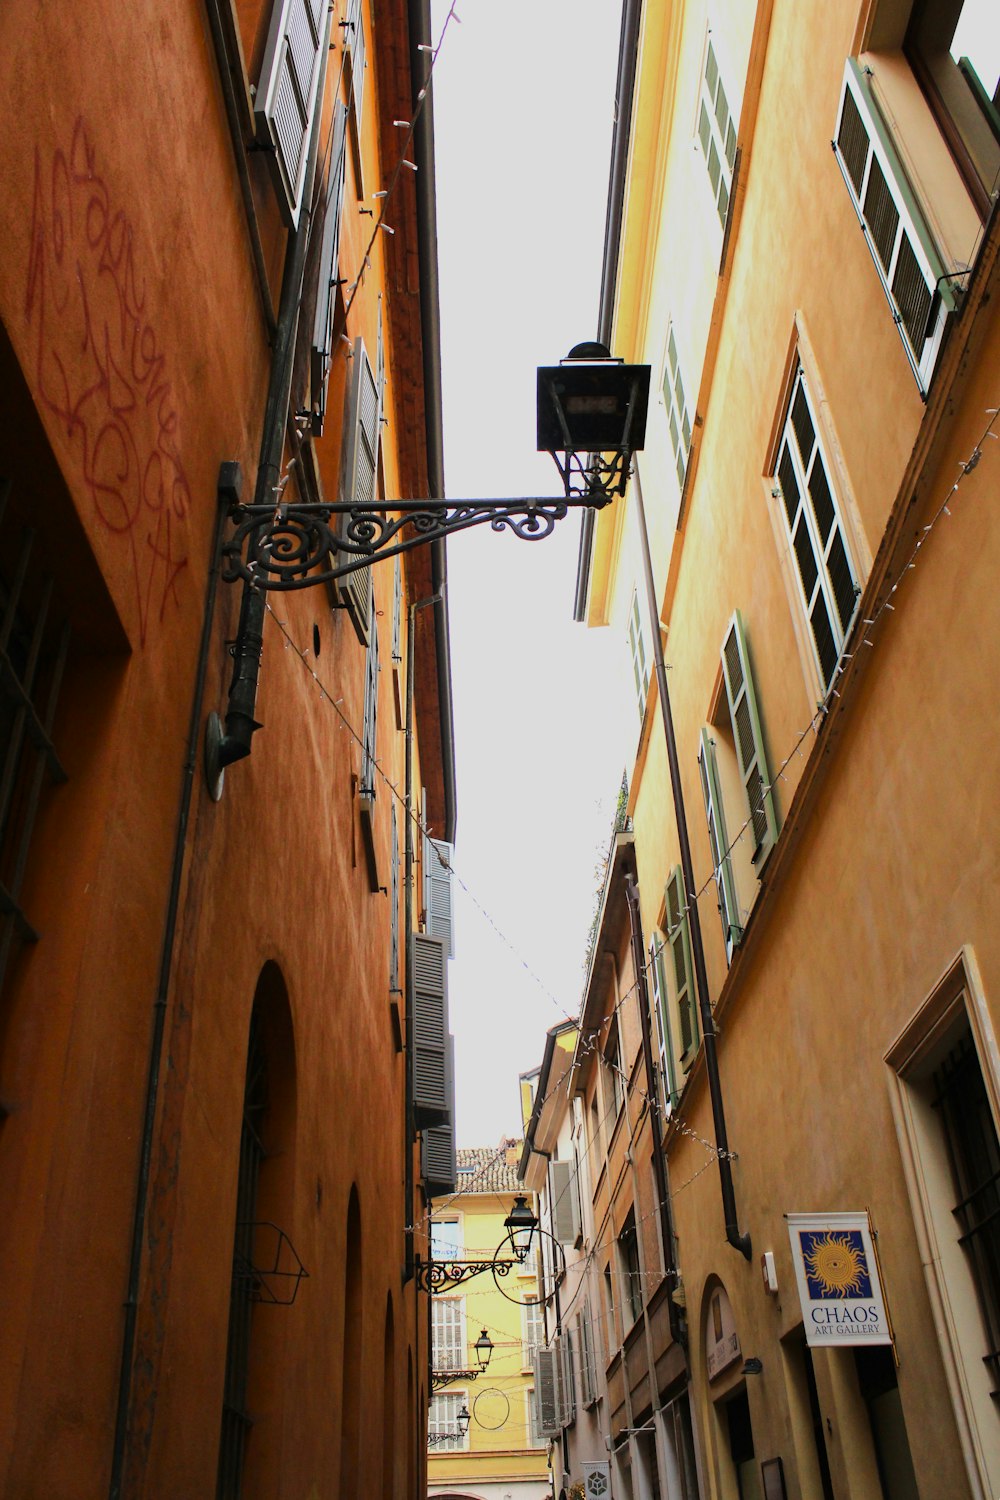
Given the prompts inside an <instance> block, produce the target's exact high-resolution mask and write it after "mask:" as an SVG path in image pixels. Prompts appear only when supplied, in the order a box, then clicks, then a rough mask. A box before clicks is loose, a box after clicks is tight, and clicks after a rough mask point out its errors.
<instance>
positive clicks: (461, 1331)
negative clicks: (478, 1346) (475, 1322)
mask: <svg viewBox="0 0 1000 1500" xmlns="http://www.w3.org/2000/svg"><path fill="white" fill-rule="evenodd" d="M446 1314H447V1315H448V1318H449V1319H450V1324H449V1326H448V1327H446V1328H442V1327H440V1326H439V1323H444V1322H445V1315H446ZM438 1315H440V1317H439V1316H438ZM468 1354H469V1337H468V1327H467V1317H466V1308H465V1297H464V1296H462V1297H451V1296H444V1295H441V1294H439V1293H435V1295H434V1296H433V1297H432V1298H431V1361H432V1364H433V1367H434V1369H435V1371H438V1370H466V1369H468V1368H469V1366H468Z"/></svg>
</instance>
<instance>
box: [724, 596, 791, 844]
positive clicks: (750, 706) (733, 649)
mask: <svg viewBox="0 0 1000 1500" xmlns="http://www.w3.org/2000/svg"><path fill="white" fill-rule="evenodd" d="M722 669H723V675H724V676H725V679H726V697H727V698H728V700H729V715H730V718H731V719H732V721H733V739H734V741H735V743H736V755H737V758H738V760H739V763H740V771H741V773H742V776H743V788H744V790H745V792H746V798H747V810H748V812H749V814H750V822H751V825H752V827H753V839H754V852H753V862H754V864H758V863H759V862H760V861H761V860H762V859H763V858H764V856H765V855H766V854H767V853H768V851H769V850H770V848H771V846H772V844H773V843H774V841H775V839H776V838H777V837H778V819H777V814H776V812H775V808H774V793H773V792H772V790H771V776H770V772H769V771H768V768H767V755H766V754H765V751H764V735H763V731H762V730H761V723H760V712H759V710H758V708H757V694H756V693H755V692H754V685H753V672H752V670H751V667H750V653H749V651H748V649H747V638H746V631H745V630H744V628H743V617H742V615H741V614H740V612H739V610H737V611H736V613H735V614H734V615H733V618H732V620H731V621H730V625H729V629H728V631H727V632H726V640H725V644H724V645H723V648H722Z"/></svg>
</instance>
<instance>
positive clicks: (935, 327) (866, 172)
mask: <svg viewBox="0 0 1000 1500" xmlns="http://www.w3.org/2000/svg"><path fill="white" fill-rule="evenodd" d="M848 97H849V98H850V99H851V100H852V101H853V103H854V105H855V106H856V108H857V112H858V115H859V117H860V123H861V125H862V128H863V129H864V131H865V133H866V135H867V137H868V149H867V151H866V153H865V160H864V163H863V165H862V166H861V169H860V172H859V173H858V174H857V175H858V177H859V180H858V181H857V182H855V180H854V176H853V175H852V172H851V169H850V167H849V165H848V162H847V159H846V157H845V156H844V154H843V152H842V150H841V140H842V135H843V128H842V127H843V121H844V109H845V104H846V101H847V99H848ZM832 145H833V150H834V155H835V156H836V158H837V165H838V166H839V167H840V171H841V174H842V176H843V179H844V183H845V185H846V187H847V191H848V195H849V196H850V199H851V203H852V205H853V208H854V211H855V213H856V214H857V216H858V219H859V220H860V223H861V227H862V229H863V230H864V235H865V242H866V244H867V245H868V249H869V250H870V252H871V257H872V260H873V261H874V263H875V269H876V271H877V272H878V276H879V280H880V281H881V283H882V290H883V291H884V292H885V295H886V297H887V298H888V301H889V307H890V310H891V312H892V317H893V321H894V323H895V324H896V327H897V329H898V331H899V336H900V339H901V340H902V344H903V348H904V349H905V351H906V356H907V359H908V360H909V362H910V367H911V369H912V370H913V374H914V376H915V377H916V381H917V384H918V385H919V387H920V392H921V394H922V395H923V396H926V395H927V392H928V390H929V388H930V383H931V377H932V376H933V374H934V367H935V365H936V364H937V358H938V354H939V353H940V350H941V343H942V340H943V338H944V331H945V325H946V323H947V320H948V314H949V312H951V311H954V309H955V308H956V307H957V305H958V304H957V300H956V295H955V292H954V290H953V289H952V283H951V282H950V281H945V280H943V279H942V278H943V277H945V276H946V275H947V267H946V266H945V265H944V263H943V261H942V259H941V256H940V254H939V253H938V250H937V247H936V246H935V244H934V240H933V238H932V236H931V233H930V230H929V229H928V227H927V223H926V220H925V218H924V215H923V214H922V212H921V210H920V207H919V204H918V202H917V198H916V195H915V193H914V191H913V188H912V186H911V185H910V181H909V179H908V177H907V174H906V171H905V169H904V167H903V164H902V162H901V160H900V158H899V156H898V154H897V152H896V148H895V146H894V145H893V142H892V136H891V134H890V132H889V130H888V127H887V126H886V123H885V121H884V120H883V118H882V115H881V113H880V111H879V108H878V105H877V103H876V101H875V98H874V96H873V94H872V90H871V85H870V84H869V82H868V77H867V75H866V72H865V69H864V68H863V67H862V66H861V64H860V63H859V62H858V61H857V59H856V58H853V57H849V58H848V59H847V61H846V64H845V67H844V82H843V85H842V88H841V91H840V102H839V104H838V106H837V128H836V132H835V134H834V138H833V141H832ZM875 164H877V166H878V170H879V172H880V173H881V176H882V178H883V179H884V181H885V186H886V188H887V190H888V193H889V196H890V198H891V199H892V205H893V207H894V208H895V210H896V213H897V214H898V216H899V218H898V222H897V224H896V228H895V232H894V235H893V241H892V246H891V249H890V252H889V256H888V261H889V264H888V266H885V265H883V263H882V257H881V253H880V251H879V249H878V246H877V244H876V239H875V231H874V228H873V225H872V222H871V218H870V216H869V215H868V214H867V213H866V200H867V195H868V190H869V186H870V184H871V182H872V176H873V172H874V170H875ZM907 245H908V246H909V252H910V254H912V257H913V263H914V264H915V266H916V268H917V270H918V271H919V273H920V276H921V277H922V278H923V281H924V284H925V286H926V288H927V291H928V294H929V296H930V299H931V301H930V309H929V313H928V318H927V324H926V327H927V331H928V336H927V338H926V339H924V340H922V341H916V342H915V341H913V340H912V338H911V334H910V331H909V330H908V329H907V327H906V324H905V322H904V319H903V314H902V311H901V308H900V304H899V302H898V301H897V295H896V290H894V288H897V275H898V273H899V272H900V271H901V269H902V268H901V260H900V257H901V256H903V257H905V256H906V253H907V252H906V250H905V246H907ZM918 343H919V347H918Z"/></svg>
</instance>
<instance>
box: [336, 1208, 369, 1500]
mask: <svg viewBox="0 0 1000 1500" xmlns="http://www.w3.org/2000/svg"><path fill="white" fill-rule="evenodd" d="M363 1308H364V1287H363V1278H362V1266H361V1203H360V1200H359V1198H358V1190H357V1187H352V1188H351V1197H350V1201H349V1203H348V1205H347V1238H346V1242H345V1245H344V1337H343V1341H342V1356H343V1360H342V1373H341V1382H340V1391H341V1396H340V1493H341V1494H342V1495H350V1494H353V1492H354V1490H355V1488H356V1487H357V1476H358V1472H359V1467H360V1464H361V1381H360V1380H359V1379H358V1372H359V1371H360V1369H361V1367H362V1366H361V1355H362V1339H363V1327H362V1312H363Z"/></svg>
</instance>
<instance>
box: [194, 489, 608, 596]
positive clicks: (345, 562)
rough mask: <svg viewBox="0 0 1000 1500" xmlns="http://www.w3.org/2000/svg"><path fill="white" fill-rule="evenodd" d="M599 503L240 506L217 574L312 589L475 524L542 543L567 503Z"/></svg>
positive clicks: (579, 499) (579, 500) (581, 499)
mask: <svg viewBox="0 0 1000 1500" xmlns="http://www.w3.org/2000/svg"><path fill="white" fill-rule="evenodd" d="M601 504H607V497H602V496H600V495H595V494H593V493H590V494H587V495H579V496H578V495H572V496H569V497H568V498H566V499H551V498H544V497H537V496H528V497H526V498H523V499H518V500H448V501H445V500H391V501H387V502H386V503H385V504H384V505H379V506H366V505H351V504H346V503H339V502H338V503H335V504H326V503H325V502H324V503H312V502H310V503H303V504H293V503H285V502H283V501H282V502H279V503H278V504H277V505H237V506H234V507H233V509H232V510H231V512H230V515H231V518H232V520H233V522H234V527H235V529H234V531H233V533H232V535H231V536H230V537H229V539H228V540H227V541H226V542H225V543H224V545H223V549H222V551H223V557H224V566H223V572H222V576H223V578H225V579H226V581H227V582H229V583H235V582H236V581H237V579H241V578H242V579H243V580H245V582H247V583H249V584H250V585H251V586H252V587H253V588H257V589H263V590H265V591H268V590H270V591H275V590H277V591H287V590H290V589H305V588H312V587H313V586H314V585H315V584H319V583H333V582H334V581H335V580H336V579H338V578H344V577H346V575H347V574H349V573H356V572H358V571H359V569H361V568H367V567H369V566H370V565H371V564H372V563H373V562H377V561H378V560H379V559H380V558H383V557H394V556H395V555H396V554H397V553H399V552H408V551H410V549H411V548H413V547H421V546H423V545H424V544H425V543H427V542H434V541H438V540H440V539H441V538H443V537H447V536H452V535H453V534H454V533H455V532H458V531H467V530H468V529H469V528H470V527H472V526H484V525H487V524H488V525H489V526H490V527H491V528H492V530H493V531H512V532H513V533H514V535H515V536H517V537H520V538H521V540H522V541H529V542H537V541H541V540H542V538H543V537H547V536H551V534H552V531H553V530H554V528H555V524H556V522H557V521H561V520H563V518H564V517H565V516H566V514H567V513H568V511H569V510H570V509H584V508H586V507H593V506H600V505H601Z"/></svg>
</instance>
